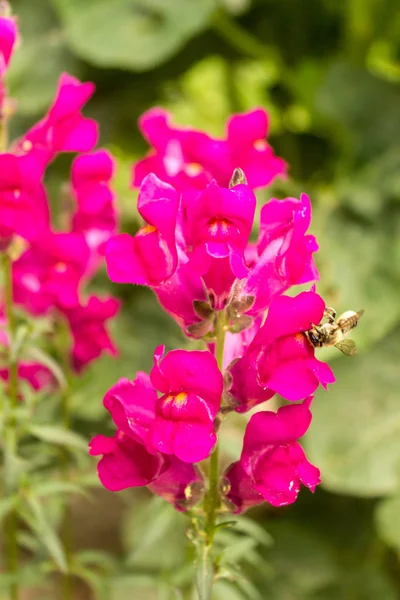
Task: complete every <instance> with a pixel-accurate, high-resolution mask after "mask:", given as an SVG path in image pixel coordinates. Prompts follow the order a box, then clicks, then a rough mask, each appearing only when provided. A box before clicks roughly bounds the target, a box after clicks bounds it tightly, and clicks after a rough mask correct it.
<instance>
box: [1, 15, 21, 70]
mask: <svg viewBox="0 0 400 600" xmlns="http://www.w3.org/2000/svg"><path fill="white" fill-rule="evenodd" d="M17 35H18V29H17V24H16V22H15V19H13V18H12V17H0V77H1V76H3V75H4V73H5V71H6V70H7V67H8V64H9V62H10V59H11V55H12V52H13V49H14V45H15V42H16V39H17Z"/></svg>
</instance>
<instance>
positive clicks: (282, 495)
mask: <svg viewBox="0 0 400 600" xmlns="http://www.w3.org/2000/svg"><path fill="white" fill-rule="evenodd" d="M311 400H312V398H307V399H306V400H304V401H303V402H302V403H301V404H297V405H296V404H293V405H289V406H283V407H281V408H279V409H278V411H277V412H276V413H274V412H272V411H271V412H259V413H256V414H255V415H253V416H252V417H251V419H250V421H249V423H248V425H247V427H246V433H245V436H244V442H243V451H242V455H241V457H240V461H239V463H235V464H234V465H232V466H231V468H230V469H228V472H227V473H226V478H227V480H228V482H230V483H231V486H232V487H231V491H230V492H228V494H227V497H228V499H229V500H230V501H231V502H233V503H234V505H235V506H236V511H235V512H243V510H246V509H247V508H248V507H249V506H250V505H251V504H256V503H257V504H258V503H259V500H260V498H259V496H257V493H258V494H259V495H261V496H262V498H263V499H264V500H266V501H267V502H268V503H269V504H272V506H286V505H288V504H292V503H293V502H295V500H296V499H297V496H298V493H299V491H300V487H301V484H303V485H305V486H306V487H308V488H309V490H311V492H314V491H315V488H316V487H317V485H318V484H319V483H321V479H320V472H319V469H317V467H315V466H314V465H312V464H311V463H310V462H309V461H308V460H307V458H306V456H305V454H304V451H303V449H302V447H301V445H300V444H299V442H298V439H299V438H300V437H302V436H303V435H304V434H305V433H306V431H307V429H308V427H309V425H310V423H311V411H310V404H311ZM247 486H249V487H247ZM253 491H254V493H253ZM251 493H253V497H251ZM242 494H243V496H242Z"/></svg>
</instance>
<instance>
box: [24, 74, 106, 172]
mask: <svg viewBox="0 0 400 600" xmlns="http://www.w3.org/2000/svg"><path fill="white" fill-rule="evenodd" d="M93 92H94V85H93V83H80V81H78V79H76V78H75V77H72V75H68V73H62V75H61V76H60V79H59V82H58V89H57V92H56V97H55V99H54V102H53V104H52V106H51V107H50V109H49V111H48V112H47V114H46V116H45V117H44V118H43V119H42V120H41V121H39V122H38V123H36V125H34V126H33V127H32V128H31V129H30V130H29V131H28V132H27V133H26V134H25V135H24V136H23V138H22V139H21V140H19V143H18V147H17V149H18V151H19V152H22V153H31V152H32V153H34V154H36V155H37V156H39V157H40V160H41V162H42V163H43V165H46V164H47V163H48V162H49V161H50V160H52V159H53V158H54V156H55V155H56V153H57V152H87V151H89V150H91V149H92V148H93V147H94V146H95V145H96V143H97V138H98V125H97V123H96V121H93V120H92V119H86V118H85V117H83V116H82V114H81V112H80V111H81V109H82V107H83V106H84V104H86V102H87V101H88V100H89V98H90V97H91V96H92V95H93Z"/></svg>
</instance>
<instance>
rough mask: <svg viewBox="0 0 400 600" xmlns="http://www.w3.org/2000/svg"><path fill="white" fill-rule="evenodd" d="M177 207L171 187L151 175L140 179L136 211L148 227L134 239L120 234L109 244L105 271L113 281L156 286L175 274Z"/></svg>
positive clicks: (177, 195) (176, 200) (175, 195)
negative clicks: (140, 184)
mask: <svg viewBox="0 0 400 600" xmlns="http://www.w3.org/2000/svg"><path fill="white" fill-rule="evenodd" d="M178 206H179V194H178V192H176V191H175V190H174V188H172V187H171V186H170V185H168V184H166V183H164V182H162V181H160V180H159V179H158V178H157V177H156V176H155V175H153V174H150V175H148V177H146V178H145V179H144V180H143V183H142V186H141V188H140V194H139V200H138V211H139V213H140V214H141V216H142V217H143V219H144V220H145V221H146V223H147V225H145V226H144V227H142V228H141V229H139V231H138V232H137V233H136V235H135V236H134V237H132V236H130V235H128V234H127V233H123V234H121V235H118V236H116V237H114V238H112V239H111V240H110V241H109V242H108V244H107V252H106V260H107V270H108V274H109V277H110V279H111V280H112V281H116V282H119V283H138V284H141V285H149V286H157V285H160V284H162V283H163V282H164V281H165V280H167V279H168V278H169V277H171V275H173V274H174V272H175V270H176V267H177V261H178V255H177V249H176V244H175V227H176V216H177V211H178Z"/></svg>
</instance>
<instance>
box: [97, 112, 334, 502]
mask: <svg viewBox="0 0 400 600" xmlns="http://www.w3.org/2000/svg"><path fill="white" fill-rule="evenodd" d="M267 124H268V117H267V114H266V113H265V111H264V110H262V109H256V110H253V111H251V112H249V113H246V114H240V115H236V116H233V117H232V118H231V119H230V121H229V122H228V126H227V133H226V137H225V138H224V139H213V138H211V137H209V136H208V135H206V134H205V133H202V132H199V131H194V130H191V129H180V128H177V127H174V126H172V125H171V124H170V118H169V116H168V114H167V113H166V112H165V111H164V110H162V109H152V110H150V111H148V112H147V113H146V114H145V115H143V117H142V118H141V120H140V127H141V130H142V132H143V134H144V136H145V137H146V139H147V140H148V141H149V143H150V144H151V146H152V148H151V150H150V152H149V154H148V156H147V157H146V158H144V159H143V160H141V161H139V162H138V163H136V164H135V165H134V168H133V185H134V186H140V191H139V197H138V211H139V213H140V215H141V217H142V218H143V221H144V224H143V226H142V227H141V228H140V229H139V230H138V232H137V233H136V235H135V236H131V235H128V234H126V233H122V234H120V235H116V236H114V237H112V238H111V239H110V240H109V241H108V243H107V245H106V263H107V270H108V274H109V277H110V278H111V280H112V281H114V282H120V283H131V284H139V285H144V286H147V287H149V288H151V289H152V290H153V292H154V293H155V295H156V296H157V298H158V300H159V302H160V304H161V306H162V307H163V308H164V310H165V311H167V312H168V313H169V314H170V315H171V316H172V317H173V318H174V319H175V320H176V322H177V323H178V324H179V325H180V327H181V328H182V330H183V332H184V333H185V334H186V336H187V337H188V338H194V339H198V340H199V339H201V340H203V341H204V343H205V347H206V348H207V350H205V351H200V350H192V351H190V350H172V351H170V352H168V353H167V354H165V355H163V354H164V348H163V347H159V348H157V349H156V350H155V353H154V366H153V369H152V371H151V373H150V376H147V375H145V374H143V373H139V374H138V375H137V378H136V379H135V380H134V381H128V380H121V381H119V382H118V383H117V385H116V386H114V388H112V389H111V390H110V391H109V392H108V393H107V394H106V396H105V398H104V405H105V407H106V408H107V410H109V411H110V413H111V415H112V418H113V420H114V423H115V424H116V426H117V433H116V435H115V437H114V438H112V439H109V438H105V437H103V436H96V437H95V438H94V439H93V440H92V442H91V446H90V448H91V450H90V451H91V453H92V454H94V455H102V456H103V457H102V458H101V460H100V462H99V476H100V479H101V481H102V483H103V485H104V486H105V487H107V488H108V489H110V490H120V489H124V488H127V487H131V486H144V485H146V486H149V487H150V488H151V489H152V490H153V491H154V492H155V493H158V494H161V495H163V493H164V495H166V496H167V499H168V500H169V501H171V502H172V503H174V504H175V506H179V508H180V510H182V509H183V507H186V506H187V504H185V503H184V502H183V500H184V499H185V498H184V495H185V494H186V496H185V497H186V499H187V498H190V499H191V500H193V499H195V500H196V501H198V500H199V498H198V495H195V494H192V486H193V482H196V483H197V484H199V482H200V480H201V477H202V475H201V472H200V470H199V468H198V466H197V465H196V463H199V462H201V461H203V460H205V459H206V458H208V457H209V456H210V455H211V454H212V453H213V450H214V448H215V445H216V444H217V442H218V436H219V435H220V432H221V430H223V427H222V428H221V424H222V421H223V420H224V418H225V417H226V415H228V413H229V412H230V411H237V412H241V413H243V412H246V411H248V410H250V409H251V408H253V407H254V406H256V405H258V404H260V403H263V402H265V401H267V400H269V399H271V398H272V397H273V396H274V395H275V394H279V395H280V396H281V397H282V398H283V399H284V400H286V401H288V402H289V403H290V404H286V405H284V406H282V407H281V408H279V409H278V411H277V412H274V411H262V412H258V413H257V414H254V415H253V416H252V417H251V419H250V421H249V423H248V425H247V428H246V433H245V436H244V444H243V451H242V454H241V457H240V460H238V461H237V462H235V463H234V464H232V465H231V466H229V467H228V468H227V470H226V472H225V474H224V475H223V476H222V479H221V483H220V491H221V494H222V496H223V503H224V505H225V507H227V508H228V509H230V510H232V511H234V512H242V511H244V510H246V509H247V508H249V507H250V506H252V505H254V504H258V503H260V502H262V501H267V502H269V503H270V504H272V505H274V506H283V505H286V504H289V503H292V502H294V501H295V500H296V497H297V495H298V493H299V490H300V484H301V483H302V484H303V485H305V486H306V487H308V488H309V489H310V490H311V491H314V490H315V487H316V486H317V485H318V483H319V482H320V477H319V471H318V469H317V468H316V467H314V466H313V465H311V464H310V463H309V462H308V461H307V459H306V457H305V454H304V451H303V450H302V448H301V446H300V444H299V441H298V440H299V438H300V437H301V436H303V435H304V433H305V432H306V431H307V429H308V427H309V425H310V422H311V412H310V405H311V400H312V394H313V393H314V392H315V390H316V389H317V388H318V386H319V385H321V386H322V387H324V388H326V387H327V385H328V384H330V383H333V382H334V381H335V379H334V376H333V373H332V371H331V369H330V368H329V367H328V365H326V364H325V363H323V362H321V361H319V360H318V359H317V358H316V357H315V349H314V347H313V345H312V344H311V343H310V341H309V339H308V337H307V335H306V332H307V331H309V330H310V328H311V327H312V326H313V324H319V323H320V322H321V320H322V319H323V317H324V314H325V303H324V301H323V299H322V298H321V297H320V296H319V295H318V294H317V293H316V291H315V288H314V287H311V289H310V291H306V292H302V293H300V294H298V295H296V296H294V297H291V296H287V295H284V292H285V291H287V290H288V289H289V288H291V287H292V286H293V285H297V284H304V283H307V282H313V281H315V280H318V278H319V275H318V272H317V269H316V267H315V263H314V258H313V255H314V253H315V252H316V251H317V250H318V245H317V242H316V240H315V238H314V237H313V236H312V235H310V234H309V233H308V228H309V225H310V220H311V203H310V199H309V198H308V196H307V195H306V194H302V195H301V196H300V198H299V199H297V198H286V199H283V200H277V199H272V200H270V201H269V202H267V203H266V204H265V205H264V206H263V207H262V209H261V215H260V225H259V233H258V239H257V241H256V242H254V241H252V239H251V237H250V236H251V232H252V229H253V224H254V223H253V221H254V215H255V209H256V198H255V195H254V189H255V188H259V187H263V186H266V185H268V184H270V183H271V182H272V181H273V180H274V179H275V177H278V176H280V177H285V176H286V165H285V163H284V161H283V160H282V159H280V158H278V157H276V156H275V154H274V153H273V151H272V149H271V147H270V146H269V145H268V144H267V142H266V141H265V137H266V133H267ZM266 311H268V313H267V317H266V318H265V314H266ZM264 319H265V320H264ZM139 391H140V393H139ZM296 402H297V404H293V403H296ZM172 477H174V478H175V480H174V484H173V485H172V484H171V481H172ZM164 480H165V481H166V482H167V483H166V484H165V488H164V483H163V481H164ZM200 488H201V486H200V485H197V487H196V489H197V490H199V489H200ZM185 490H186V492H185ZM206 493H207V491H206Z"/></svg>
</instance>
